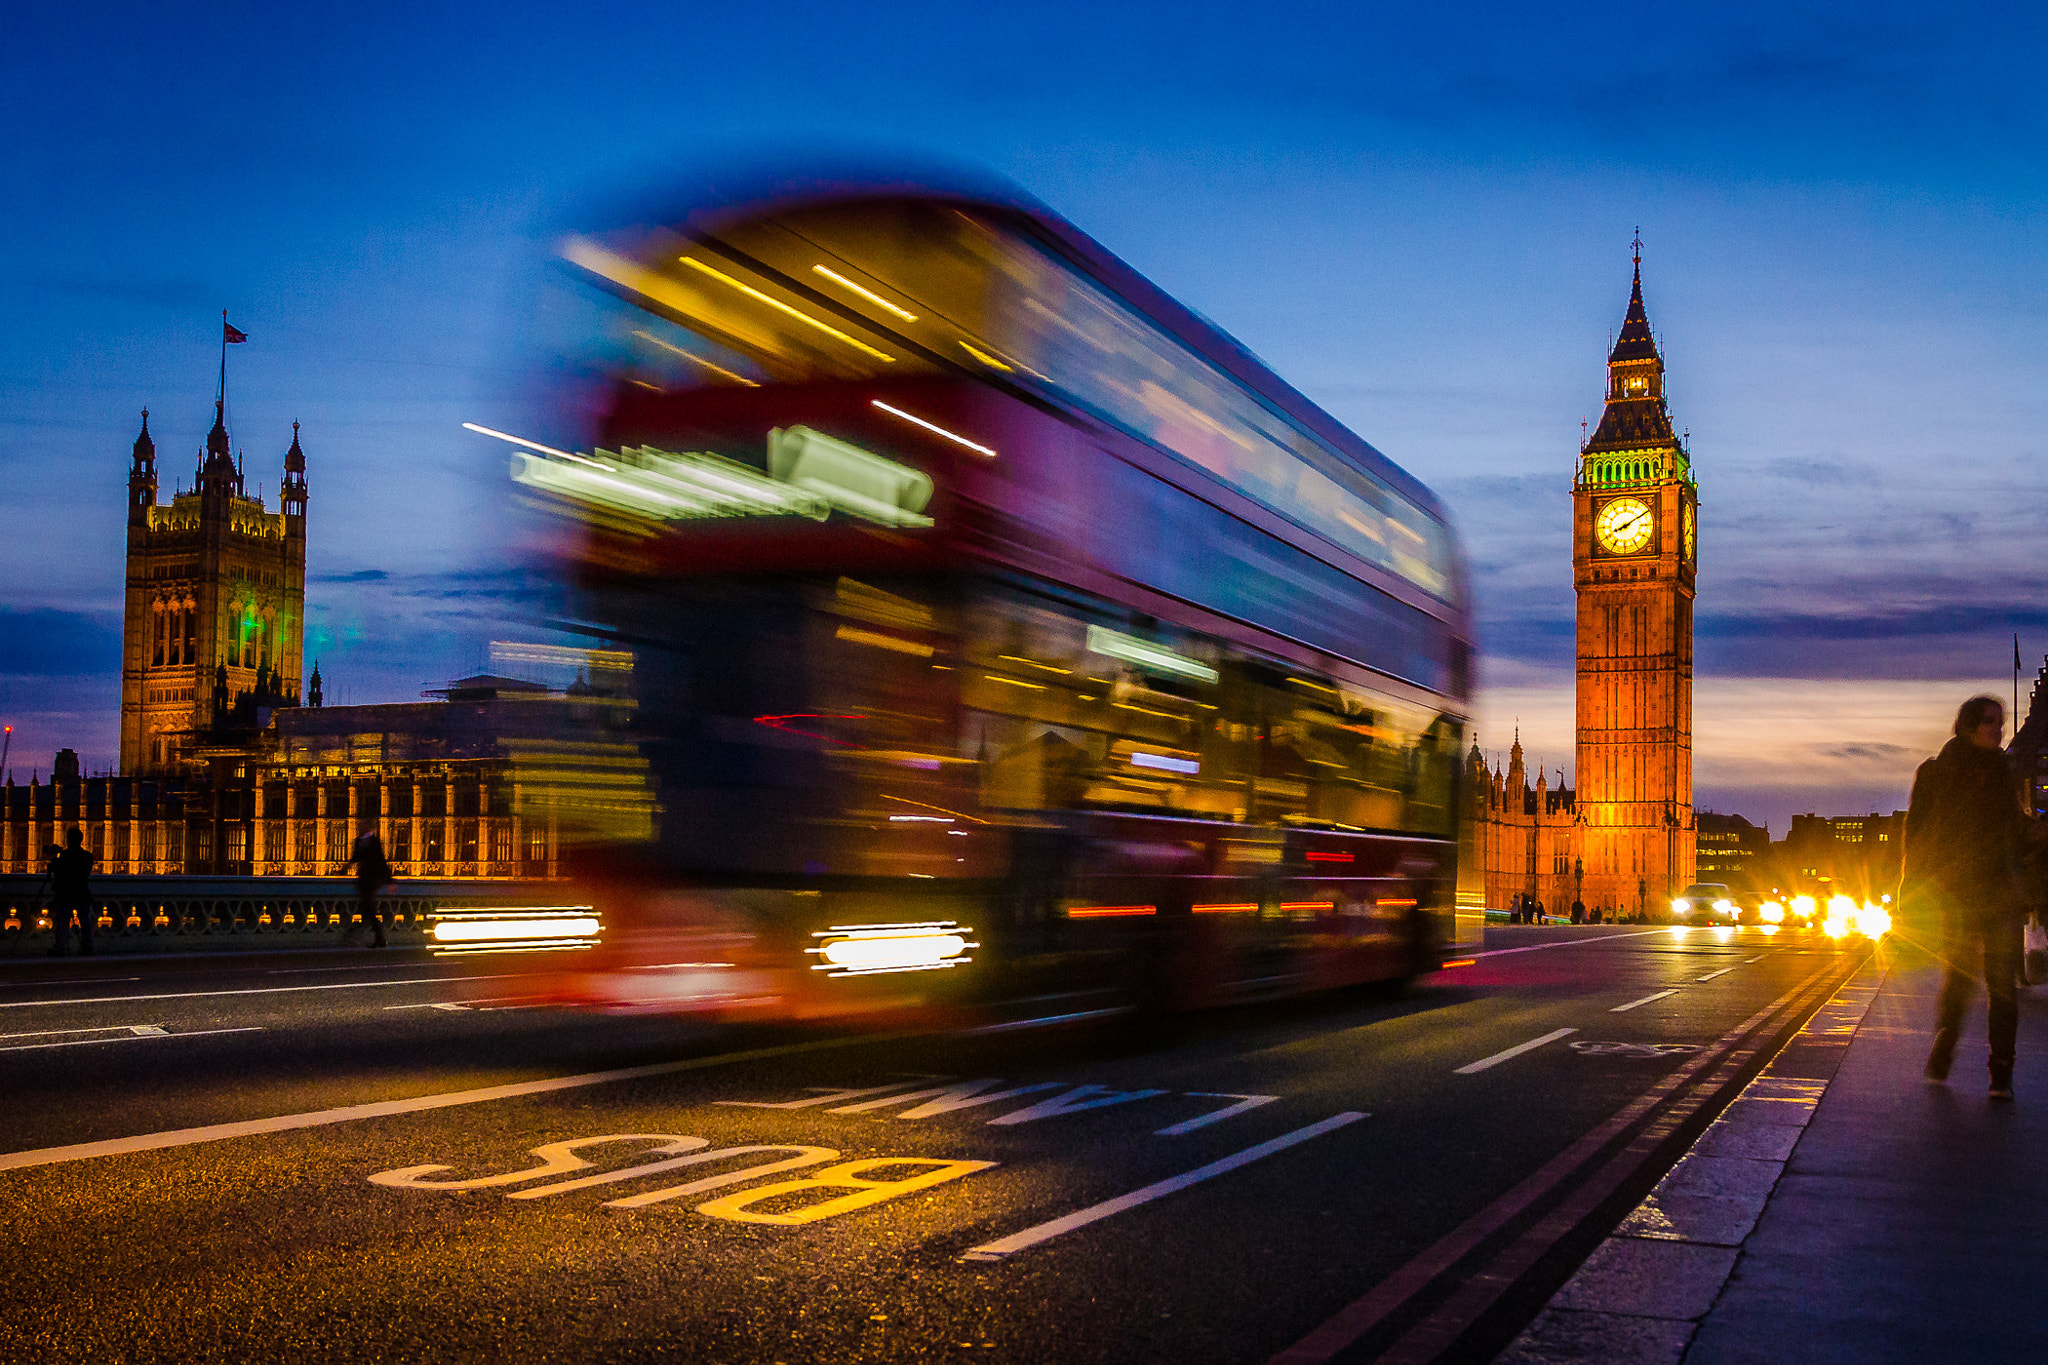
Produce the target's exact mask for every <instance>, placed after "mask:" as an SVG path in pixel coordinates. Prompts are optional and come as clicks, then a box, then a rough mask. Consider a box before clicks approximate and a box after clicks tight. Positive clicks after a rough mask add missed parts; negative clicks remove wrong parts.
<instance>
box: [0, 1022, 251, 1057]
mask: <svg viewBox="0 0 2048 1365" xmlns="http://www.w3.org/2000/svg"><path fill="white" fill-rule="evenodd" d="M261 1032H263V1029H262V1028H261V1027H260V1026H253V1025H252V1026H248V1027H243V1028H198V1029H188V1030H186V1031H185V1032H183V1033H172V1032H171V1031H170V1030H169V1029H167V1028H165V1027H164V1026H163V1025H162V1024H110V1025H107V1026H106V1027H104V1028H56V1029H39V1030H37V1031H35V1032H33V1033H0V1044H4V1045H5V1046H0V1052H40V1051H42V1050H43V1049H45V1048H53V1047H92V1046H95V1045H98V1044H101V1043H139V1042H142V1041H143V1040H145V1039H149V1038H210V1037H213V1036H214V1035H216V1034H221V1033H261ZM72 1033H104V1034H106V1035H108V1036H107V1037H104V1038H67V1037H64V1036H63V1035H66V1034H72ZM15 1038H56V1039H58V1040H59V1041H56V1042H47V1043H16V1042H12V1041H10V1040H12V1039H15Z"/></svg>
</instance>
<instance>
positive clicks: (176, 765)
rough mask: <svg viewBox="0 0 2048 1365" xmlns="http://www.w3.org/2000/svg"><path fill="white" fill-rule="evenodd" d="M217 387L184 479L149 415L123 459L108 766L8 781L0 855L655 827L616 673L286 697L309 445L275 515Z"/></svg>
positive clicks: (128, 863)
mask: <svg viewBox="0 0 2048 1365" xmlns="http://www.w3.org/2000/svg"><path fill="white" fill-rule="evenodd" d="M224 395H225V368H223V400H217V401H216V403H215V406H214V421H213V430H212V431H211V432H210V433H209V434H208V435H207V438H206V445H205V449H204V450H203V452H202V453H201V455H200V462H199V467H198V470H197V472H196V474H195V476H194V483H193V489H192V491H191V492H189V493H188V492H179V493H176V494H175V495H174V496H173V498H172V499H171V501H170V503H169V504H167V505H163V504H159V503H158V501H157V474H156V443H155V441H154V439H153V438H152V437H151V435H150V432H149V414H148V413H147V412H146V411H145V412H144V413H143V421H142V431H141V433H140V434H139V435H138V436H137V437H136V438H135V444H134V447H133V450H132V451H131V454H130V460H129V467H128V573H127V599H126V613H125V621H124V628H123V645H122V678H121V681H122V689H121V767H120V772H119V773H118V774H111V773H110V774H103V775H86V774H84V773H82V772H81V771H80V767H79V762H78V756H77V754H76V753H75V752H73V751H72V750H69V749H65V750H62V751H60V752H59V753H58V755H57V760H56V763H55V764H54V765H53V766H52V768H51V773H50V780H49V781H48V782H47V783H45V782H43V781H42V780H41V779H40V777H39V776H33V775H32V776H31V778H30V780H29V783H28V785H27V786H17V785H16V784H15V783H14V781H13V779H12V774H11V773H10V774H8V777H7V781H6V782H5V784H4V786H0V872H17V873H22V872H26V873H34V872H40V871H41V870H42V869H43V866H44V863H45V860H46V858H47V855H48V852H49V850H50V848H51V846H52V845H58V844H61V843H63V841H64V836H65V832H66V831H67V830H69V829H70V828H71V827H73V826H76V827H78V828H79V829H81V830H83V831H84V833H85V838H86V843H87V846H88V847H89V848H90V849H91V850H92V852H93V854H94V856H95V857H96V858H97V859H98V860H99V870H100V871H101V872H102V873H106V874H110V875H169V874H184V875H205V876H222V875H254V876H338V875H340V874H341V873H342V872H343V871H344V865H345V864H346V862H347V860H348V857H349V853H350V850H351V848H352V847H353V845H354V843H355V840H356V837H357V836H358V835H359V834H362V833H364V832H365V831H369V830H375V831H377V833H378V835H379V837H380V838H381V840H382V842H383V845H384V851H385V856H386V857H387V858H388V859H389V860H390V862H391V863H392V865H393V868H394V870H395V871H396V872H397V873H398V874H399V875H400V876H404V877H432V878H437V879H459V878H513V877H516V878H522V879H525V878H536V877H552V876H555V875H557V874H558V871H559V863H558V850H559V848H560V839H561V835H562V832H563V830H564V829H565V828H568V829H571V830H574V831H575V832H576V833H577V834H579V835H580V836H582V837H585V838H591V837H595V838H598V839H604V838H623V839H630V838H633V837H637V836H642V835H644V833H645V832H646V830H647V829H648V828H649V827H650V826H651V821H652V809H653V803H652V798H651V796H650V795H649V794H648V792H649V783H648V782H647V780H646V767H647V765H646V762H645V760H644V759H642V758H641V757H640V756H639V753H638V750H637V749H636V748H635V747H633V746H632V745H630V744H628V743H626V742H624V740H623V738H622V737H620V736H619V734H618V732H619V731H620V730H621V729H622V728H623V726H624V724H625V721H626V719H627V717H628V716H629V715H630V711H631V704H630V703H629V702H628V701H627V700H626V699H625V697H624V695H623V689H624V686H625V684H624V681H623V675H622V674H621V672H620V671H618V670H617V669H616V667H614V668H612V670H611V671H609V672H608V673H607V674H606V678H607V681H606V682H604V683H602V684H597V685H593V684H591V683H588V682H581V683H579V684H577V685H576V686H572V687H570V688H567V689H555V688H549V687H546V686H543V685H542V684H539V683H534V682H527V681H524V680H522V679H517V678H503V677H496V676H492V675H487V674H485V675H478V676H476V677H471V678H463V679H460V680H458V681H456V682H454V683H451V684H450V685H448V686H447V687H444V688H435V689H431V690H429V691H428V692H427V693H426V694H425V695H426V696H427V697H429V698H431V699H432V700H428V701H421V702H408V703H400V704H396V705H381V706H348V707H328V706H323V705H322V704H321V703H322V700H323V697H322V680H321V677H320V670H319V667H318V665H315V666H314V668H313V671H312V673H311V675H310V676H309V677H307V678H306V680H305V688H304V698H303V702H304V704H303V705H302V704H301V696H300V675H299V670H300V664H301V658H302V642H303V618H304V614H305V600H306V457H305V452H304V450H303V449H301V447H300V445H299V434H298V433H299V428H298V424H297V423H293V425H292V443H291V447H290V449H288V450H287V451H286V452H285V455H284V477H283V480H282V482H281V483H280V485H279V500H278V510H277V511H276V512H271V511H269V510H268V509H266V508H265V506H264V504H263V502H262V500H261V499H260V498H252V497H249V496H248V495H247V493H246V491H245V487H244V484H243V478H242V468H241V462H240V461H239V459H237V458H236V457H235V456H234V455H233V453H232V447H231V444H230V441H229V437H228V431H227V422H226V417H225V413H226V404H225V402H224Z"/></svg>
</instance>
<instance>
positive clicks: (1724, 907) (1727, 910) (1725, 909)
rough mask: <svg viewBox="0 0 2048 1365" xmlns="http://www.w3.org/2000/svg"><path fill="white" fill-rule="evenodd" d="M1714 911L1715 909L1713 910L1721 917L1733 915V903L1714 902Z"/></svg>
mask: <svg viewBox="0 0 2048 1365" xmlns="http://www.w3.org/2000/svg"><path fill="white" fill-rule="evenodd" d="M1714 909H1715V910H1716V911H1717V912H1719V913H1720V914H1723V915H1732V914H1734V913H1735V902H1734V901H1715V902H1714Z"/></svg>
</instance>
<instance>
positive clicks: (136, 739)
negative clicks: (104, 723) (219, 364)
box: [121, 370, 306, 778]
mask: <svg viewBox="0 0 2048 1365" xmlns="http://www.w3.org/2000/svg"><path fill="white" fill-rule="evenodd" d="M222 373H223V378H225V373H226V372H225V370H223V372H222ZM305 612H306V455H305V452H304V451H303V450H301V449H300V448H299V426H298V423H296V422H294V423H292V443H291V448H290V449H288V450H287V451H285V455H284V471H283V479H282V480H281V482H280V483H279V485H278V510H277V511H275V512H272V511H269V510H268V509H267V508H266V507H265V506H264V505H263V500H262V499H261V498H252V497H250V496H248V493H247V490H246V489H245V487H244V485H243V480H242V464H241V461H240V460H239V459H238V458H237V457H236V456H235V455H234V454H233V453H232V451H231V448H230V443H229V438H228V430H227V419H226V402H225V389H223V395H222V398H221V399H219V400H216V401H215V403H214V409H213V430H212V431H210V432H208V433H207V437H206V445H205V447H204V448H203V449H202V450H201V451H200V454H199V466H198V468H197V470H196V471H195V472H194V475H193V481H192V489H191V491H190V492H182V493H178V494H176V495H175V496H174V497H173V498H172V499H171V501H170V502H169V503H168V504H159V503H158V502H157V475H156V442H155V440H154V439H153V438H152V437H151V436H150V434H149V411H148V409H144V410H143V414H142V431H141V433H140V434H139V435H137V436H136V438H135V446H134V449H133V451H132V453H131V456H130V462H129V467H128V573H127V593H126V601H125V603H124V620H123V625H122V636H121V771H122V773H124V774H125V775H127V776H129V777H142V778H163V777H170V776H180V775H183V773H184V771H185V765H186V759H187V758H188V756H189V750H190V747H191V744H192V742H193V737H194V735H195V734H196V733H197V732H198V731H199V730H200V729H202V728H204V727H205V726H207V725H209V724H211V723H212V722H213V720H214V719H215V717H216V714H217V713H218V712H220V711H222V710H224V709H225V708H226V706H227V705H229V704H232V699H233V698H234V697H236V696H239V695H242V694H250V695H259V694H260V695H261V696H262V697H263V698H264V700H265V701H266V702H267V703H269V704H271V705H273V706H296V705H298V702H299V667H300V657H301V644H302V640H303V631H304V622H305ZM224 698H225V699H226V700H224Z"/></svg>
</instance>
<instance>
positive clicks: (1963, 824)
mask: <svg viewBox="0 0 2048 1365" xmlns="http://www.w3.org/2000/svg"><path fill="white" fill-rule="evenodd" d="M2004 735H2005V708H2004V707H2003V706H2002V705H2000V704H1999V701H1998V698H1996V697H1972V698H1970V699H1969V700H1968V701H1966V702H1964V703H1963V705H1962V708H1961V709H1960V710H1958V711H1957V712H1956V723H1955V734H1954V737H1953V738H1951V739H1950V740H1949V742H1948V743H1947V744H1945V745H1943V746H1942V750H1941V752H1940V753H1938V754H1936V755H1935V756H1934V757H1933V758H1930V759H1928V760H1927V761H1926V762H1925V763H1922V764H1921V765H1920V770H1919V772H1917V773H1916V774H1914V777H1913V799H1912V801H1911V803H1910V805H1909V807H1908V809H1907V811H1906V848H1905V858H1904V862H1903V866H1902V868H1901V871H1900V875H1899V895H1900V902H1901V904H1902V905H1905V906H1908V907H1913V908H1916V909H1922V910H1925V909H1933V910H1935V911H1937V912H1938V913H1939V915H1940V919H1941V941H1942V950H1941V952H1942V962H1943V965H1944V968H1945V972H1944V977H1943V980H1942V986H1941V1000H1940V1003H1939V1004H1938V1005H1937V1006H1936V1013H1935V1023H1934V1048H1933V1050H1932V1051H1931V1052H1929V1053H1928V1055H1927V1079H1928V1080H1930V1081H1945V1080H1947V1079H1948V1073H1949V1067H1950V1066H1951V1065H1952V1064H1953V1063H1954V1061H1955V1055H1956V1038H1957V1034H1958V1033H1959V1032H1960V1031H1961V1029H1962V1023H1963V1011H1964V1009H1966V1008H1967V1007H1968V1005H1969V1003H1970V996H1971V995H1972V994H1974V993H1975V990H1976V980H1975V978H1976V976H1977V973H1978V971H1979V970H1981V971H1982V972H1983V975H1984V989H1985V992H1986V994H1987V995H1988V996H1989V997H1990V1000H1989V1010H1990V1035H1991V1098H1993V1099H1995V1100H2009V1099H2011V1098H2012V1068H2013V1059H2014V1058H2013V1054H2014V1052H2015V1050H2016V1042H2017V1038H2018V1031H2019V998H2018V989H2017V980H2018V976H2019V966H2020V920H2021V917H2022V916H2023V915H2024V913H2025V908H2026V901H2025V895H2024V892H2023V890H2022V885H2021V880H2020V870H2021V858H2022V855H2023V853H2024V851H2025V848H2026V845H2027V843H2028V841H2029V840H2032V839H2038V838H2040V837H2041V833H2042V829H2041V826H2040V825H2039V824H2038V823H2037V822H2035V821H2033V820H2032V819H2030V818H2029V817H2028V816H2026V815H2024V814H2022V813H2021V810H2020V804H2019V789H2018V784H2017V783H2016V781H2015V780H2014V776H2013V772H2012V768H2011V766H2010V765H2009V764H2008V763H2007V762H2006V758H2005V754H2004V752H2003V750H2002V748H2001V744H2002V742H2003V739H2004Z"/></svg>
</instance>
